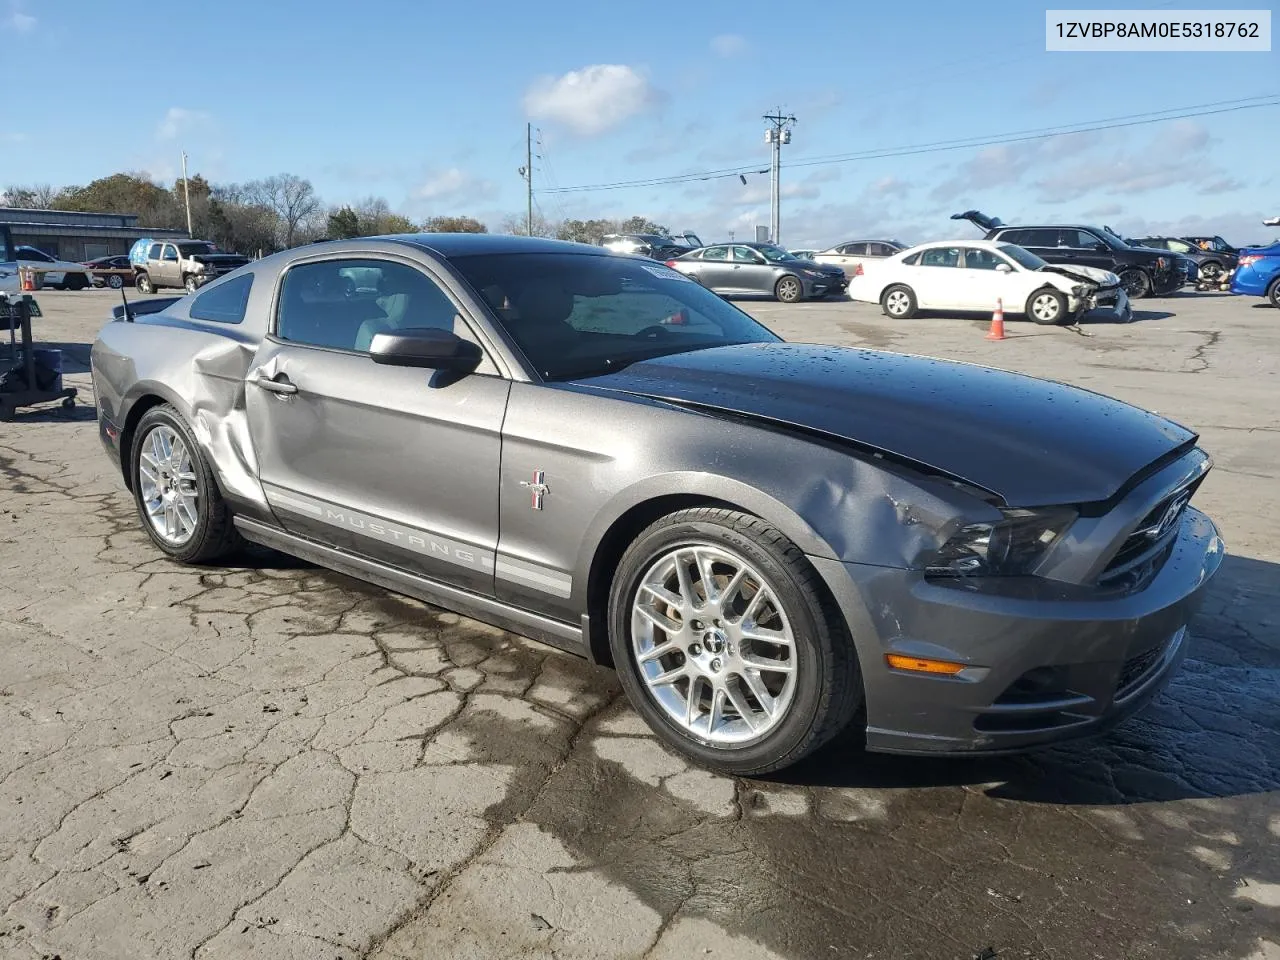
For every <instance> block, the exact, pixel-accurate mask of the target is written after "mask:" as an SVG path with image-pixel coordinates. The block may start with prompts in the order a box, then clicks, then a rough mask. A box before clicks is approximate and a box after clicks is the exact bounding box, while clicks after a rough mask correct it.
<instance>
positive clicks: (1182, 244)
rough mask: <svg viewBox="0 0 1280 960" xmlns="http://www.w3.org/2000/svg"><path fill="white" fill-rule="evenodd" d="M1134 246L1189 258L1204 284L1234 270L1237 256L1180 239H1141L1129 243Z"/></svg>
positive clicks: (1218, 279) (1234, 253) (1232, 251)
mask: <svg viewBox="0 0 1280 960" xmlns="http://www.w3.org/2000/svg"><path fill="white" fill-rule="evenodd" d="M1129 242H1130V243H1131V244H1133V245H1134V246H1139V247H1151V248H1152V249H1154V250H1168V251H1169V252H1170V253H1176V254H1180V255H1182V256H1184V257H1190V258H1191V259H1192V260H1194V261H1195V263H1196V269H1197V273H1198V275H1199V277H1200V279H1201V280H1203V281H1204V282H1205V283H1210V284H1213V283H1217V282H1218V281H1220V280H1221V279H1222V278H1223V277H1225V276H1226V275H1227V274H1229V273H1230V272H1231V271H1232V270H1234V269H1235V268H1236V262H1237V256H1236V252H1235V250H1234V249H1232V250H1231V251H1230V252H1228V251H1226V250H1216V249H1205V248H1204V247H1201V246H1200V245H1199V244H1196V243H1193V242H1191V241H1190V240H1184V239H1182V238H1181V237H1143V238H1142V239H1140V240H1131V241H1129Z"/></svg>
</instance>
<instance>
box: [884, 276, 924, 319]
mask: <svg viewBox="0 0 1280 960" xmlns="http://www.w3.org/2000/svg"><path fill="white" fill-rule="evenodd" d="M880 309H881V310H883V311H884V313H885V316H887V317H892V318H893V319H894V320H910V319H911V318H912V317H914V316H915V315H916V295H915V293H914V292H913V291H912V289H911V288H910V287H908V286H906V285H904V284H895V285H894V286H892V287H890V288H889V289H888V290H886V291H885V292H884V293H883V294H881V295H880Z"/></svg>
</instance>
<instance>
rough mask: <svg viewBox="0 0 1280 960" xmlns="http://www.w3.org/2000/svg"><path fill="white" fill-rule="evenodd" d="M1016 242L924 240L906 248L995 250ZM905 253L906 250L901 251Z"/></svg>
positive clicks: (1010, 245)
mask: <svg viewBox="0 0 1280 960" xmlns="http://www.w3.org/2000/svg"><path fill="white" fill-rule="evenodd" d="M1013 246H1017V244H1013V243H1009V242H1008V241H1007V240H972V239H964V240H926V241H925V242H924V243H917V244H916V245H915V246H914V247H908V248H907V249H908V250H918V249H920V248H921V247H978V248H979V249H981V250H995V249H997V248H999V247H1013ZM901 252H902V253H906V252H907V250H903V251H901Z"/></svg>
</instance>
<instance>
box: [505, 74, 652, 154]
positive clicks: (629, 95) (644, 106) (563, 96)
mask: <svg viewBox="0 0 1280 960" xmlns="http://www.w3.org/2000/svg"><path fill="white" fill-rule="evenodd" d="M657 99H658V95H657V91H656V90H654V88H653V87H652V86H651V85H650V84H649V81H648V80H646V79H645V78H644V77H643V76H641V75H640V74H639V73H638V72H636V71H635V70H634V69H632V68H631V67H628V66H624V65H622V64H614V63H603V64H595V65H593V66H589V67H583V68H582V69H581V70H570V71H569V72H568V73H566V74H564V75H563V76H560V77H541V78H539V79H538V80H536V81H534V83H533V85H532V86H531V87H530V88H529V90H528V92H527V93H525V96H524V108H525V111H526V112H527V113H528V115H529V116H530V117H531V118H532V119H535V120H549V121H552V122H555V123H561V124H564V125H565V126H566V127H568V128H570V129H571V130H573V131H574V132H575V133H577V134H579V135H580V136H584V137H592V136H597V135H599V134H601V133H604V132H606V131H607V130H611V129H613V128H614V127H616V126H618V125H619V124H621V123H622V122H624V121H625V120H627V119H629V118H631V117H633V116H636V115H637V114H640V113H643V112H644V111H645V110H648V109H649V108H650V107H651V106H652V105H653V104H654V103H655V102H656V100H657Z"/></svg>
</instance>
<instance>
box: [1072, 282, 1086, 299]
mask: <svg viewBox="0 0 1280 960" xmlns="http://www.w3.org/2000/svg"><path fill="white" fill-rule="evenodd" d="M1088 292H1089V288H1088V287H1086V286H1085V285H1084V284H1083V283H1077V284H1076V285H1075V286H1074V287H1072V288H1071V295H1072V296H1073V297H1083V296H1084V295H1085V294H1086V293H1088Z"/></svg>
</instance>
